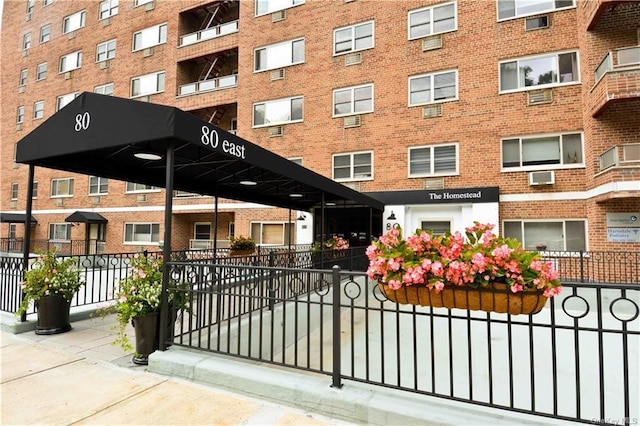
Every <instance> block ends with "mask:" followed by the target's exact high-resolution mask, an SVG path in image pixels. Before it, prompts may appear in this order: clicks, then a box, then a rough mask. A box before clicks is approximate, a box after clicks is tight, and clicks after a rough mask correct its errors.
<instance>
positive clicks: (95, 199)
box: [91, 197, 101, 205]
mask: <svg viewBox="0 0 640 426" xmlns="http://www.w3.org/2000/svg"><path fill="white" fill-rule="evenodd" d="M100 199H101V197H91V203H92V204H94V205H95V204H100Z"/></svg>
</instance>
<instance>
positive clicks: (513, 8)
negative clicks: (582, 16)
mask: <svg viewBox="0 0 640 426" xmlns="http://www.w3.org/2000/svg"><path fill="white" fill-rule="evenodd" d="M574 6H575V3H574V0H498V20H499V21H500V20H503V19H511V18H517V17H520V16H527V15H535V14H537V13H544V12H552V11H555V10H559V9H567V8H570V7H574Z"/></svg>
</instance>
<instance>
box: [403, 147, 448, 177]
mask: <svg viewBox="0 0 640 426" xmlns="http://www.w3.org/2000/svg"><path fill="white" fill-rule="evenodd" d="M454 174H458V144H446V145H444V144H443V145H430V146H416V147H412V148H409V177H424V176H442V175H454Z"/></svg>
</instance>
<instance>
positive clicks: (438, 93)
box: [409, 70, 458, 106]
mask: <svg viewBox="0 0 640 426" xmlns="http://www.w3.org/2000/svg"><path fill="white" fill-rule="evenodd" d="M457 99H458V71H457V70H453V71H442V72H437V73H432V74H423V75H417V76H414V77H409V106H416V105H425V104H431V103H436V102H447V101H455V100H457Z"/></svg>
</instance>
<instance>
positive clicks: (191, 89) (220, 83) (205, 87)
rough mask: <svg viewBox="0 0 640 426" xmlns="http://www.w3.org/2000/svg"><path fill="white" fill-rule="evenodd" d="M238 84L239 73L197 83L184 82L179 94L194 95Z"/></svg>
mask: <svg viewBox="0 0 640 426" xmlns="http://www.w3.org/2000/svg"><path fill="white" fill-rule="evenodd" d="M237 85H238V75H237V74H232V75H225V76H223V77H218V78H213V79H211V80H204V81H196V82H195V83H189V84H183V85H182V86H180V87H179V88H178V96H185V95H193V94H196V93H202V92H209V91H212V90H220V89H226V88H229V87H235V86H237Z"/></svg>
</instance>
